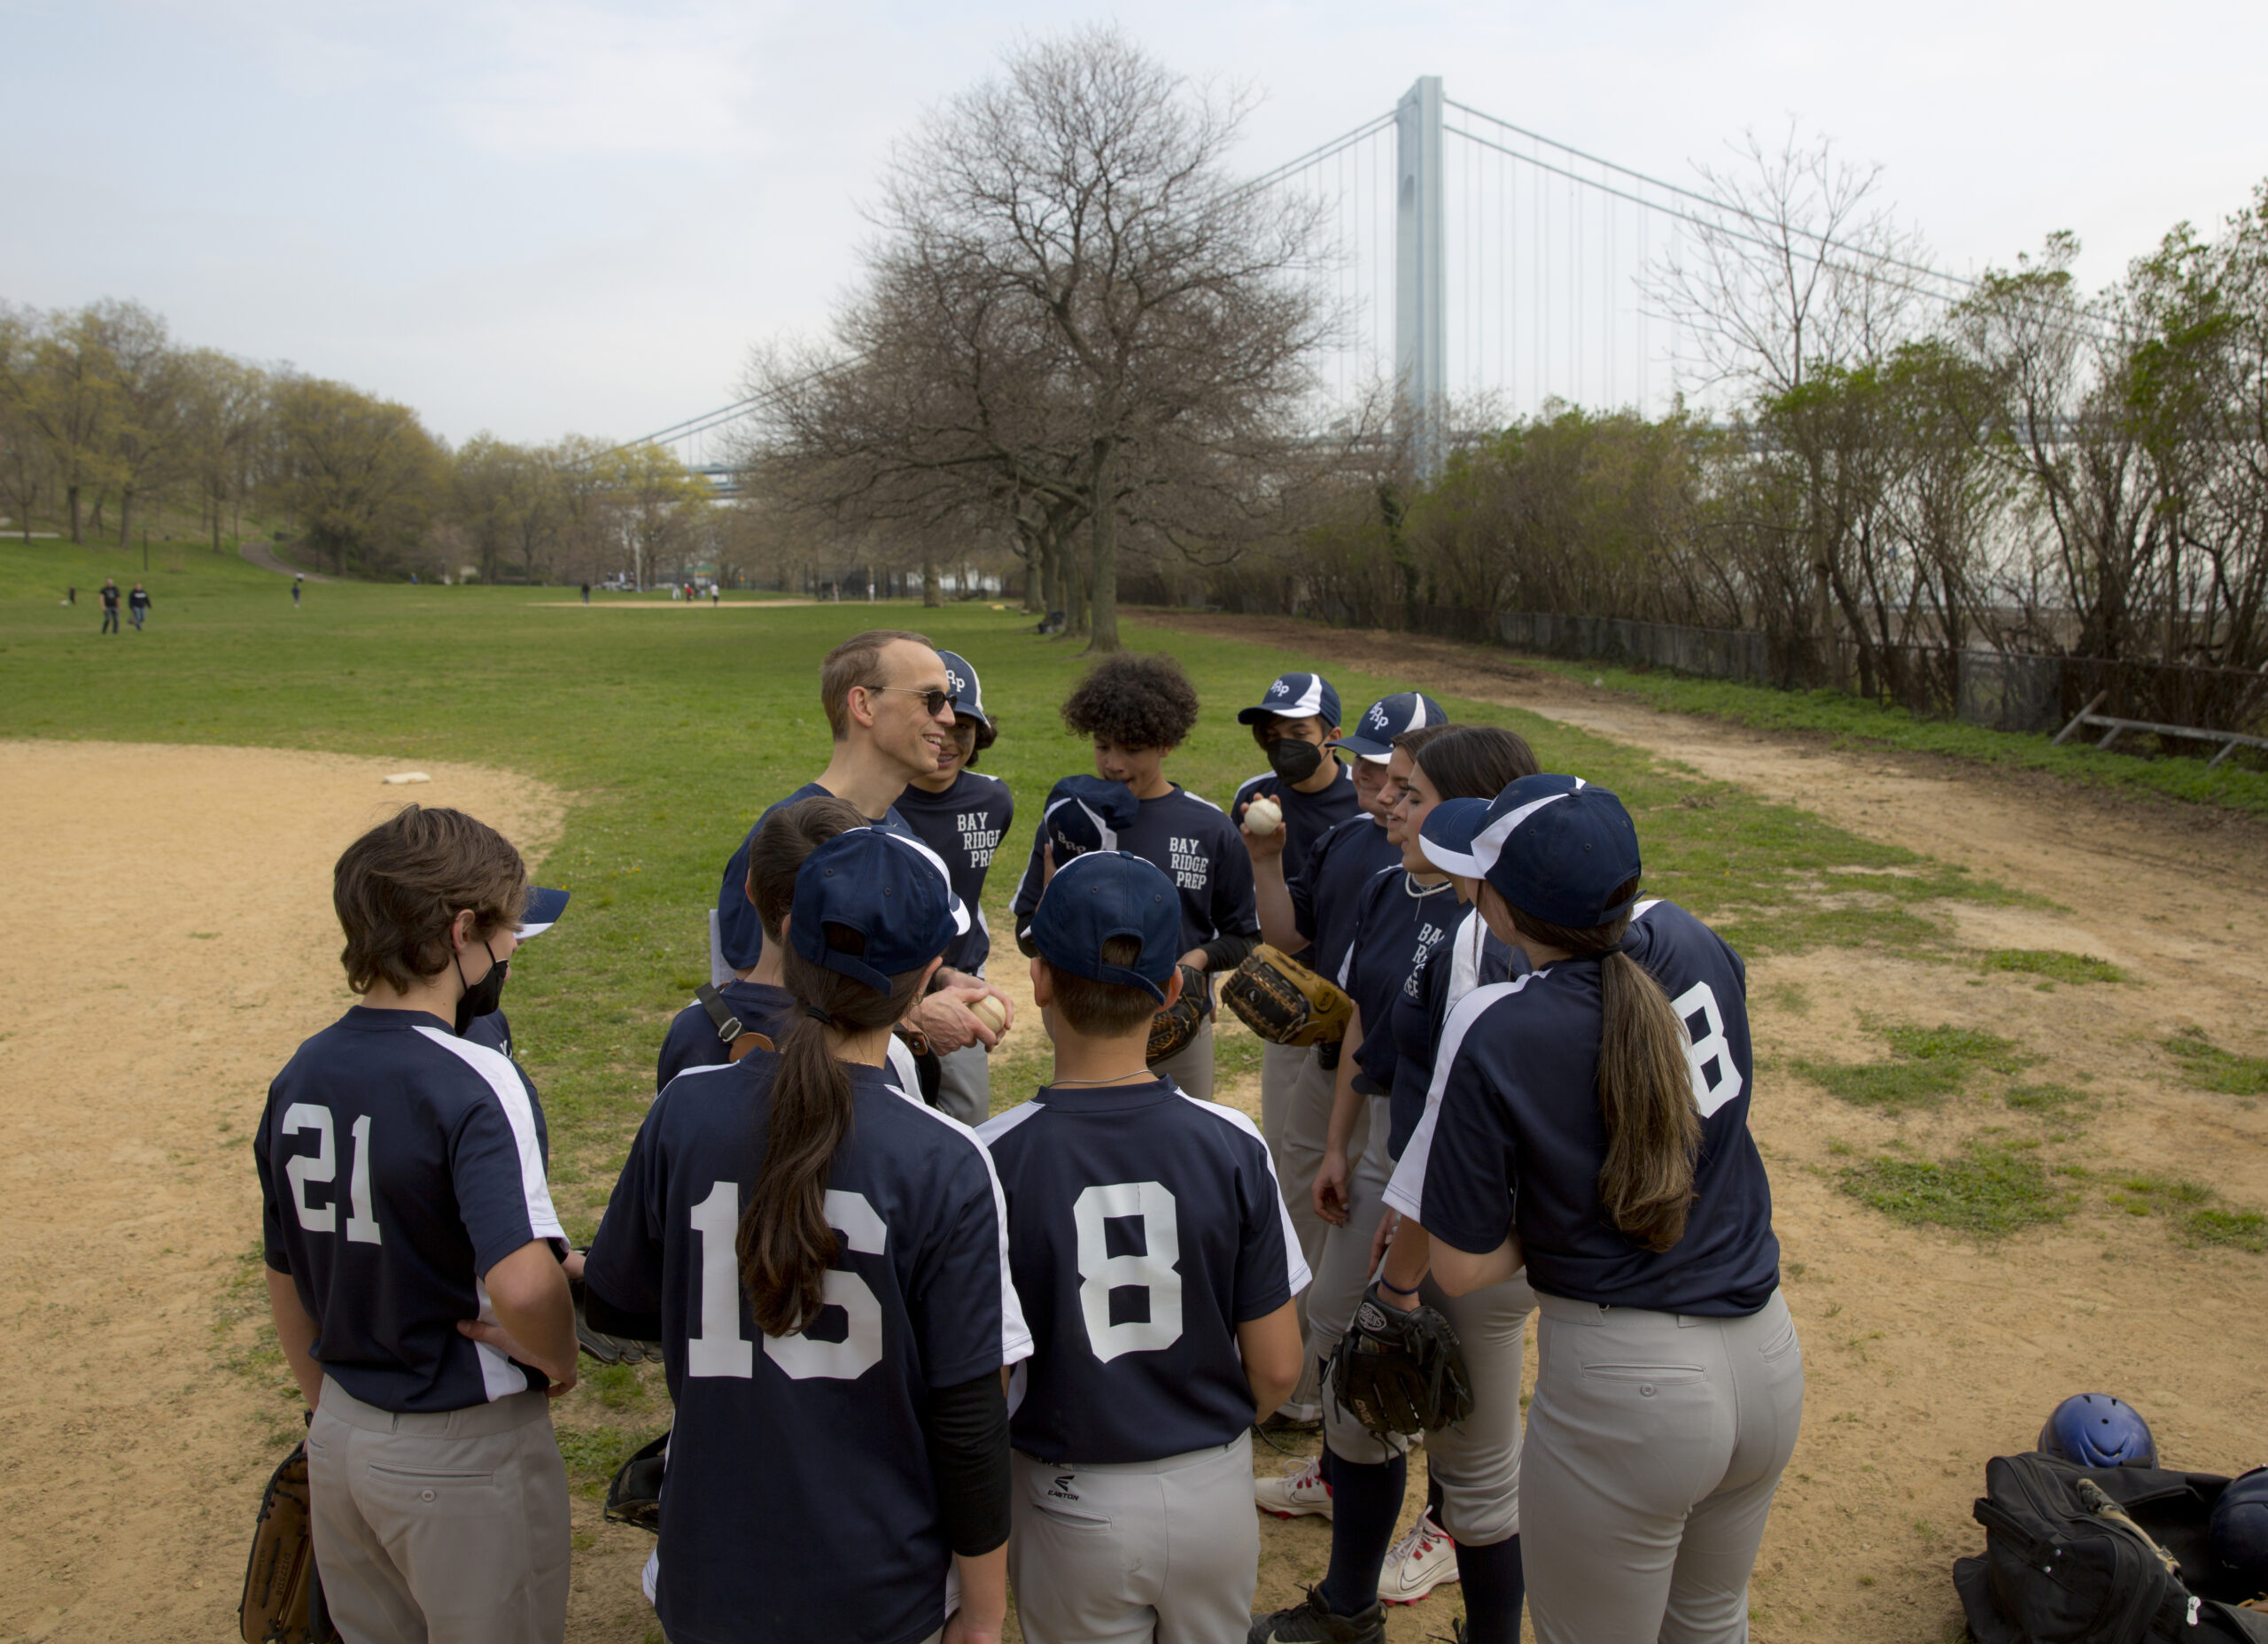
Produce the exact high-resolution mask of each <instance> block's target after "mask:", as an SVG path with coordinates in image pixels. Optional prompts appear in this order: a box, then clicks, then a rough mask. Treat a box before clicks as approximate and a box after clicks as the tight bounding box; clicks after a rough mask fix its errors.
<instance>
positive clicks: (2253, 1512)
mask: <svg viewBox="0 0 2268 1644" xmlns="http://www.w3.org/2000/svg"><path fill="white" fill-rule="evenodd" d="M2205 1534H2206V1539H2207V1541H2208V1543H2209V1544H2210V1547H2212V1549H2213V1557H2214V1558H2215V1559H2216V1560H2217V1561H2218V1563H2220V1566H2221V1568H2222V1569H2224V1570H2227V1571H2228V1572H2229V1573H2230V1574H2231V1575H2233V1576H2242V1577H2243V1578H2245V1579H2246V1580H2247V1581H2248V1582H2249V1583H2250V1584H2251V1585H2252V1586H2253V1587H2260V1588H2268V1467H2256V1468H2254V1469H2253V1470H2251V1471H2250V1472H2249V1473H2239V1474H2238V1475H2237V1476H2236V1477H2234V1478H2232V1479H2230V1480H2229V1484H2228V1488H2227V1489H2225V1490H2224V1491H2222V1492H2221V1499H2220V1500H2219V1501H2216V1502H2214V1503H2213V1516H2212V1518H2211V1519H2210V1521H2208V1523H2207V1525H2206V1530H2205Z"/></svg>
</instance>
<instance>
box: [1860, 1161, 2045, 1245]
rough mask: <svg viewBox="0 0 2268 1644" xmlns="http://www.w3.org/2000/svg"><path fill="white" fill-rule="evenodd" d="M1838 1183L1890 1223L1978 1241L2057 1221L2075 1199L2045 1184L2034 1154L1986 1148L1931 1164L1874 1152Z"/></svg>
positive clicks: (2043, 1174)
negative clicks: (1948, 1232) (1943, 1230)
mask: <svg viewBox="0 0 2268 1644" xmlns="http://www.w3.org/2000/svg"><path fill="white" fill-rule="evenodd" d="M1836 1185H1837V1187H1839V1188H1840V1189H1842V1190H1843V1191H1844V1192H1845V1193H1848V1194H1849V1195H1850V1196H1851V1197H1852V1198H1855V1199H1857V1200H1858V1201H1859V1202H1860V1204H1862V1205H1866V1206H1870V1207H1872V1208H1873V1209H1876V1210H1879V1211H1881V1212H1882V1213H1883V1214H1884V1215H1886V1216H1889V1217H1890V1218H1891V1220H1892V1221H1902V1222H1905V1223H1906V1224H1907V1225H1908V1226H1910V1227H1940V1228H1948V1229H1952V1230H1953V1231H1954V1232H1957V1233H1967V1234H1969V1235H1971V1236H1972V1237H1977V1238H1979V1239H1994V1238H2001V1237H2006V1236H2007V1235H2008V1234H2010V1233H2014V1232H2017V1231H2019V1230H2020V1229H2024V1228H2028V1227H2038V1226H2041V1225H2044V1224H2046V1223H2048V1222H2054V1221H2062V1220H2063V1219H2064V1218H2065V1217H2066V1216H2068V1215H2070V1214H2071V1210H2072V1206H2074V1204H2075V1203H2076V1202H2077V1195H2076V1194H2074V1193H2073V1192H2072V1191H2070V1190H2069V1189H2067V1188H2063V1187H2061V1186H2059V1185H2057V1184H2056V1183H2054V1182H2053V1181H2052V1180H2050V1178H2049V1176H2048V1174H2047V1168H2046V1167H2044V1166H2043V1165H2042V1164H2041V1163H2040V1160H2039V1154H2038V1153H2037V1152H2033V1151H2031V1149H2028V1148H2021V1147H2002V1146H1995V1145H1992V1144H1986V1143H1972V1144H1970V1145H1969V1148H1968V1149H1967V1150H1966V1151H1965V1152H1961V1153H1957V1154H1955V1155H1954V1156H1953V1157H1952V1158H1950V1159H1943V1160H1939V1161H1934V1162H1933V1161H1931V1160H1929V1159H1899V1158H1897V1157H1894V1156H1892V1155H1891V1154H1887V1153H1884V1154H1879V1155H1877V1156H1876V1157H1875V1158H1873V1159H1866V1160H1864V1161H1862V1162H1861V1163H1859V1164H1855V1165H1846V1166H1845V1167H1843V1168H1842V1169H1841V1170H1839V1171H1838V1172H1837V1173H1836Z"/></svg>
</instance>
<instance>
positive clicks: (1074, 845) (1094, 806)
mask: <svg viewBox="0 0 2268 1644" xmlns="http://www.w3.org/2000/svg"><path fill="white" fill-rule="evenodd" d="M1141 813H1142V802H1141V801H1140V800H1138V799H1137V798H1135V797H1134V790H1133V789H1132V788H1130V787H1127V786H1126V784H1125V783H1123V782H1113V781H1111V780H1109V779H1107V778H1104V777H1099V776H1067V777H1065V778H1064V779H1062V780H1061V781H1060V782H1058V783H1057V784H1056V785H1055V786H1054V787H1051V788H1049V789H1048V790H1047V808H1046V809H1045V810H1043V811H1041V812H1040V818H1039V831H1040V832H1041V833H1042V834H1045V835H1046V837H1047V840H1048V842H1049V843H1051V844H1052V845H1053V846H1054V847H1055V865H1056V866H1057V867H1059V868H1060V867H1061V866H1062V865H1064V864H1065V863H1066V862H1068V861H1069V860H1070V859H1071V858H1072V857H1076V856H1080V855H1082V854H1084V852H1087V851H1090V850H1115V849H1118V834H1119V831H1120V830H1121V829H1122V828H1129V827H1131V826H1134V818H1136V817H1138V816H1139V815H1140V814H1141Z"/></svg>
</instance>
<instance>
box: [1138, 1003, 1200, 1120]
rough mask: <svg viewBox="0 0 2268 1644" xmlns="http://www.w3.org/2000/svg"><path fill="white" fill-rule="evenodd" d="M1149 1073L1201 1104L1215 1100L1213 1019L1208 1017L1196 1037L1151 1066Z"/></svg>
mask: <svg viewBox="0 0 2268 1644" xmlns="http://www.w3.org/2000/svg"><path fill="white" fill-rule="evenodd" d="M1150 1071H1151V1072H1152V1073H1153V1074H1161V1075H1163V1076H1164V1077H1165V1078H1168V1079H1170V1080H1172V1081H1173V1082H1174V1083H1176V1084H1177V1085H1179V1086H1180V1087H1181V1092H1182V1094H1183V1095H1184V1096H1193V1097H1196V1098H1197V1099H1198V1100H1199V1101H1200V1102H1209V1101H1211V1100H1212V1099H1213V1019H1212V1018H1211V1017H1210V1016H1208V1017H1207V1018H1206V1019H1205V1020H1204V1021H1203V1023H1202V1024H1200V1026H1199V1028H1198V1029H1197V1036H1196V1037H1194V1038H1193V1039H1192V1040H1190V1042H1189V1043H1187V1044H1184V1045H1183V1046H1182V1047H1181V1049H1180V1050H1178V1051H1175V1052H1174V1053H1173V1054H1172V1055H1171V1056H1169V1057H1167V1058H1166V1059H1165V1060H1163V1061H1162V1062H1153V1063H1151V1064H1150Z"/></svg>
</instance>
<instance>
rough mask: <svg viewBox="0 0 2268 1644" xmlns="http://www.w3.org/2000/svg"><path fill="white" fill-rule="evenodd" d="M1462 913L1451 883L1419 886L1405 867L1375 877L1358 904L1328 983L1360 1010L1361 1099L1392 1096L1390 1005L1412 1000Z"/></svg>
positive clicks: (1358, 1066)
mask: <svg viewBox="0 0 2268 1644" xmlns="http://www.w3.org/2000/svg"><path fill="white" fill-rule="evenodd" d="M1463 911H1464V906H1463V904H1462V903H1459V902H1458V901H1457V899H1456V887H1454V886H1452V885H1451V884H1450V883H1449V880H1442V881H1441V883H1440V884H1438V885H1420V884H1419V883H1418V882H1417V880H1415V879H1413V878H1411V877H1410V873H1409V872H1407V871H1406V870H1404V869H1402V868H1388V869H1386V871H1385V872H1383V873H1374V874H1372V875H1371V878H1370V880H1369V881H1368V882H1367V883H1365V884H1364V885H1363V888H1362V891H1361V893H1360V894H1359V895H1358V896H1356V897H1355V930H1354V937H1353V940H1352V941H1350V942H1348V944H1347V954H1346V957H1345V958H1342V959H1341V960H1340V963H1339V973H1338V974H1337V975H1336V976H1334V977H1333V978H1332V981H1336V982H1337V983H1338V984H1339V985H1340V988H1341V989H1345V991H1346V993H1347V996H1348V997H1349V998H1351V999H1352V1000H1354V1001H1355V1004H1356V1005H1357V1006H1359V1007H1360V1008H1361V1010H1362V1012H1363V1043H1362V1044H1361V1045H1359V1046H1357V1047H1356V1048H1355V1067H1356V1069H1357V1072H1356V1074H1355V1088H1356V1089H1357V1090H1361V1091H1362V1092H1363V1094H1364V1095H1366V1096H1384V1095H1386V1094H1387V1093H1388V1092H1389V1091H1391V1090H1393V1088H1394V1034H1393V1018H1394V1002H1395V1001H1396V1000H1397V999H1400V998H1402V996H1404V995H1410V996H1414V989H1415V987H1416V985H1417V984H1416V981H1415V978H1416V977H1417V973H1418V971H1419V970H1420V969H1421V968H1423V966H1424V965H1425V960H1426V958H1427V957H1428V956H1429V955H1430V954H1432V952H1433V950H1434V949H1435V948H1437V947H1439V946H1441V943H1442V942H1443V941H1445V940H1446V939H1447V938H1448V936H1449V932H1450V931H1452V930H1454V929H1455V928H1456V925H1457V919H1458V915H1459V914H1461V913H1462V912H1463ZM1381 1030H1383V1031H1381Z"/></svg>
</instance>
